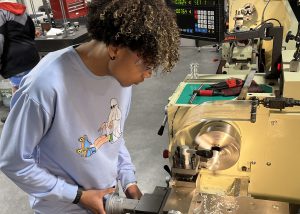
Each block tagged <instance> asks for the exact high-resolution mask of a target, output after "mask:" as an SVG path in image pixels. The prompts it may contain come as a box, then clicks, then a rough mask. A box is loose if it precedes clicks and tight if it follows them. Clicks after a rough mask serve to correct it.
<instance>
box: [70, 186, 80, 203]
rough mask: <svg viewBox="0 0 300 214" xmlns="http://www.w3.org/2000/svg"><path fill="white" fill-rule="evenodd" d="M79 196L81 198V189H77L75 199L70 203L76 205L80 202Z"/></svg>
mask: <svg viewBox="0 0 300 214" xmlns="http://www.w3.org/2000/svg"><path fill="white" fill-rule="evenodd" d="M81 196H82V189H81V188H78V190H77V194H76V197H75V199H74V201H73V202H72V203H73V204H78V203H79V201H80V198H81Z"/></svg>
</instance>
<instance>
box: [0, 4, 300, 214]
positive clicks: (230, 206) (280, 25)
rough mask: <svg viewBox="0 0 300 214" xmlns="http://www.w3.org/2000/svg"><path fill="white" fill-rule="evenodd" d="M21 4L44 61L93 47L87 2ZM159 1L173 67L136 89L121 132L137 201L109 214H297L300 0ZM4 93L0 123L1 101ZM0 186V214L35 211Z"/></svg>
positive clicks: (123, 202) (113, 205) (13, 189)
mask: <svg viewBox="0 0 300 214" xmlns="http://www.w3.org/2000/svg"><path fill="white" fill-rule="evenodd" d="M19 2H21V3H24V4H25V5H26V6H27V10H28V11H27V12H28V13H29V14H31V16H32V18H33V20H35V24H36V29H37V31H38V32H39V33H38V37H37V38H36V44H37V47H38V50H39V53H40V56H41V57H43V56H44V55H46V54H47V53H49V52H51V51H55V50H58V49H60V48H64V47H66V46H69V45H75V44H78V43H82V42H85V41H88V40H89V37H88V34H87V32H86V28H85V26H84V16H85V15H86V1H84V0H83V1H74V2H75V3H76V2H77V3H78V2H80V4H82V5H81V6H78V7H77V8H79V9H78V11H77V12H75V13H73V12H74V8H73V9H70V8H68V7H65V10H66V11H64V8H63V7H61V5H63V3H65V4H67V2H69V3H70V2H71V3H74V2H72V1H71V0H50V2H48V1H47V0H20V1H19ZM167 2H168V4H169V5H170V7H171V8H172V9H174V11H175V13H176V15H177V20H178V25H179V28H180V30H181V34H182V39H181V45H180V51H179V54H180V59H179V62H178V63H177V65H176V67H175V68H174V69H173V71H172V72H171V73H170V74H161V73H160V72H158V73H157V74H156V75H154V76H152V77H151V78H150V79H149V80H147V81H145V83H143V84H141V85H138V86H133V98H132V105H131V111H130V114H129V117H128V119H127V121H126V126H125V135H124V137H125V140H126V144H127V147H128V150H129V152H130V154H131V157H132V160H133V163H134V164H135V166H136V175H137V180H138V184H139V187H140V188H141V190H142V191H143V193H144V195H143V197H142V198H141V199H140V200H130V199H126V198H125V196H124V195H123V194H122V193H119V194H113V195H111V197H110V198H109V199H108V200H107V201H106V204H105V209H106V212H107V213H108V214H122V213H153V214H154V213H159V214H267V213H269V214H273V213H274V214H288V213H290V214H300V170H299V169H300V167H299V166H298V165H299V163H300V155H299V150H300V144H299V138H300V136H299V135H298V134H299V133H300V132H299V130H300V93H299V88H300V64H299V63H300V0H254V1H247V0H228V1H227V0H207V1H201V0H200V1H199V0H189V1H188V0H168V1H167ZM211 2H213V3H211ZM78 4H79V3H78ZM54 7H57V10H55V12H53V8H54ZM51 8H52V11H51ZM60 9H62V10H63V11H64V12H61V11H62V10H60ZM75 11H76V7H75ZM187 15H191V17H192V21H193V23H192V24H191V25H189V24H190V23H187V22H188V21H187V20H190V19H188V18H186V17H187ZM181 18H182V20H184V21H180V19H181ZM45 20H51V22H50V23H49V21H45ZM54 25H55V26H54ZM49 32H50V33H49ZM5 81H6V80H1V84H2V85H3V84H4V83H5ZM2 87H3V86H2ZM0 90H1V97H2V101H1V106H0V114H1V116H2V115H4V114H6V113H7V112H8V107H7V103H6V105H4V104H5V103H4V102H5V101H7V100H5V99H6V98H9V96H7V90H6V89H3V88H0ZM87 96H88V93H87ZM153 98H155V99H153ZM2 127H3V124H0V130H1V131H2ZM163 128H164V129H163ZM0 186H1V188H0V213H3V214H8V213H16V214H18V213H22V214H26V213H28V214H29V213H32V210H31V209H30V207H29V203H28V198H27V195H26V194H25V193H23V191H22V190H20V189H19V188H18V187H17V186H16V185H15V184H13V183H12V182H11V181H10V180H8V178H6V176H5V175H4V174H3V173H2V172H0Z"/></svg>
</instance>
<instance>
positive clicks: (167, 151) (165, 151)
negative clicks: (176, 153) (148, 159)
mask: <svg viewBox="0 0 300 214" xmlns="http://www.w3.org/2000/svg"><path fill="white" fill-rule="evenodd" d="M169 156H170V152H169V150H167V149H165V150H164V152H163V158H169Z"/></svg>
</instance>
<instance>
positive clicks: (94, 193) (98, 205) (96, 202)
mask: <svg viewBox="0 0 300 214" xmlns="http://www.w3.org/2000/svg"><path fill="white" fill-rule="evenodd" d="M114 191H115V188H109V189H104V190H86V191H82V196H81V198H80V201H79V203H80V205H82V206H83V207H85V208H86V209H88V210H90V211H92V213H94V214H106V212H105V209H104V204H103V197H104V196H105V195H107V194H111V193H113V192H114Z"/></svg>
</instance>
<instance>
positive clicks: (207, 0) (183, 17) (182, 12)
mask: <svg viewBox="0 0 300 214" xmlns="http://www.w3.org/2000/svg"><path fill="white" fill-rule="evenodd" d="M167 4H168V5H169V6H170V7H171V8H172V9H173V10H174V11H175V13H176V16H177V24H178V27H179V28H180V32H181V36H182V37H185V38H192V39H197V40H207V41H216V42H221V41H222V40H223V38H224V28H225V21H224V0H167Z"/></svg>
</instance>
